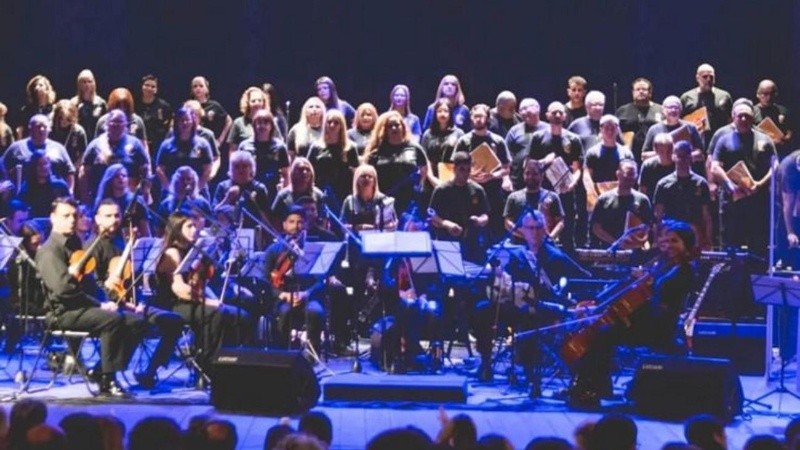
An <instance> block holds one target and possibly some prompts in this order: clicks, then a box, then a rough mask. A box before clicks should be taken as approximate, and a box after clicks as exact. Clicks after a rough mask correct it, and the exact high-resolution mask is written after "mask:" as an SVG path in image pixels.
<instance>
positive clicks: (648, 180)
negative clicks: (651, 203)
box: [639, 156, 675, 200]
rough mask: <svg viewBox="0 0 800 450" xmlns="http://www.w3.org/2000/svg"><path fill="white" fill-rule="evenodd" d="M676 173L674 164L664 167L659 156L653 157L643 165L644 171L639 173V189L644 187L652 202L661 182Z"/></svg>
mask: <svg viewBox="0 0 800 450" xmlns="http://www.w3.org/2000/svg"><path fill="white" fill-rule="evenodd" d="M674 171H675V164H674V163H672V162H670V164H669V165H666V166H662V165H661V162H660V160H659V159H658V156H653V157H652V158H649V159H648V160H647V161H645V162H643V163H642V169H641V170H640V171H639V187H640V188H642V187H644V188H645V189H646V190H645V192H646V194H647V196H648V197H650V200H652V199H653V194H654V193H655V191H656V185H657V184H658V182H659V180H661V179H662V178H664V177H665V176H667V175H669V174H671V173H672V172H674Z"/></svg>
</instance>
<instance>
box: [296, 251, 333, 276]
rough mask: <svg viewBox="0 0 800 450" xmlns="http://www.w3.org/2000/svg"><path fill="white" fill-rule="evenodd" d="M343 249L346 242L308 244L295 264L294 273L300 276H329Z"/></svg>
mask: <svg viewBox="0 0 800 450" xmlns="http://www.w3.org/2000/svg"><path fill="white" fill-rule="evenodd" d="M342 247H344V242H306V243H305V245H303V256H301V257H299V258H297V261H295V263H294V273H295V274H296V275H298V276H309V277H321V276H322V277H324V276H327V275H328V273H329V272H330V270H331V267H333V263H334V262H335V261H336V258H337V257H338V256H339V253H340V252H341V251H342Z"/></svg>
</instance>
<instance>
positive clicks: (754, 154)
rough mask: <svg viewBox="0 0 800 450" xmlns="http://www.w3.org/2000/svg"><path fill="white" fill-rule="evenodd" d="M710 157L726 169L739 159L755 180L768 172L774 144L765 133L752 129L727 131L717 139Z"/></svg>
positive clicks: (774, 152) (773, 154) (774, 154)
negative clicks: (750, 130)
mask: <svg viewBox="0 0 800 450" xmlns="http://www.w3.org/2000/svg"><path fill="white" fill-rule="evenodd" d="M713 151H714V153H713V156H712V158H714V160H715V161H719V162H720V164H722V168H723V169H724V170H726V171H728V170H730V169H731V167H733V166H734V164H736V163H737V162H739V161H744V163H745V165H746V166H747V169H748V170H749V171H750V175H752V176H753V179H755V180H756V181H758V180H760V179H761V178H764V176H765V175H766V174H767V172H769V168H770V161H771V160H772V157H773V156H776V155H777V153H776V151H775V145H774V144H773V143H772V139H770V138H769V136H767V135H766V134H764V133H762V132H760V131H756V130H753V131H752V132H750V133H745V134H741V133H738V132H733V133H728V134H726V135H724V136H722V137H720V139H719V140H718V141H717V143H716V145H715V146H714V149H713Z"/></svg>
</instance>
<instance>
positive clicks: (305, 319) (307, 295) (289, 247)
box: [264, 205, 325, 353]
mask: <svg viewBox="0 0 800 450" xmlns="http://www.w3.org/2000/svg"><path fill="white" fill-rule="evenodd" d="M282 227H283V233H284V235H285V239H284V240H283V241H277V242H275V243H273V244H272V245H270V246H269V247H268V248H267V250H266V254H265V256H264V264H265V266H266V267H265V270H266V278H267V295H268V296H270V297H271V300H272V302H274V304H275V313H276V316H277V318H278V332H277V333H276V334H277V335H276V336H275V337H276V338H277V340H278V342H277V343H276V344H277V345H278V346H279V347H282V348H288V346H289V337H290V334H291V330H292V328H293V327H295V328H300V327H301V326H302V325H303V324H305V326H306V333H307V336H308V341H309V343H310V344H311V346H312V347H313V348H314V350H315V351H316V352H317V353H319V351H320V350H321V347H320V342H321V337H322V330H323V327H324V324H325V308H324V307H323V306H322V305H323V302H322V301H321V296H322V295H323V290H324V286H325V284H324V280H323V279H322V278H321V277H320V278H319V279H311V278H309V277H301V276H298V274H296V273H295V270H294V269H295V267H294V263H295V261H296V259H297V258H298V257H299V256H300V255H301V254H302V251H303V245H304V244H305V242H304V241H305V231H306V211H305V209H304V208H303V207H302V206H297V205H295V206H292V207H291V208H289V211H288V212H287V213H286V214H285V216H284V218H283V222H282Z"/></svg>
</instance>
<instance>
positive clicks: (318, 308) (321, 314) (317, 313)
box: [306, 300, 325, 320]
mask: <svg viewBox="0 0 800 450" xmlns="http://www.w3.org/2000/svg"><path fill="white" fill-rule="evenodd" d="M306 317H307V318H309V319H319V320H322V319H324V318H325V308H323V307H322V303H320V302H318V301H316V300H312V301H309V302H308V304H307V305H306Z"/></svg>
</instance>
